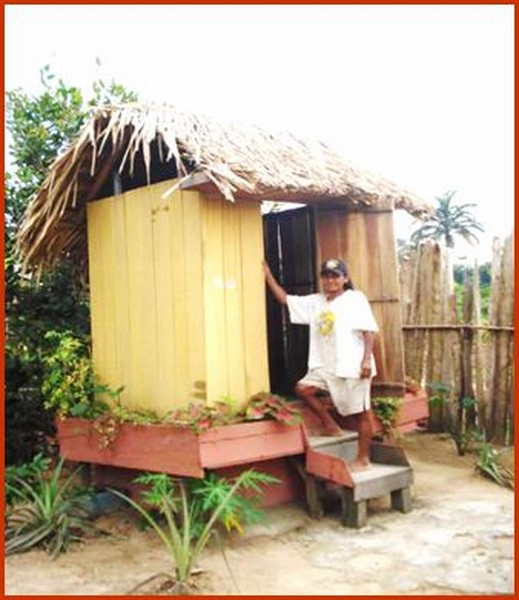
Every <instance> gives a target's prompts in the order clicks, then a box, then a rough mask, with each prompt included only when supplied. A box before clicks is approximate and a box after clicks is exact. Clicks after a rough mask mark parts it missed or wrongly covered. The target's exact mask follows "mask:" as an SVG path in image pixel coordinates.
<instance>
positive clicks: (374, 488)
mask: <svg viewBox="0 0 519 600" xmlns="http://www.w3.org/2000/svg"><path fill="white" fill-rule="evenodd" d="M351 475H352V479H353V500H354V502H359V501H360V500H369V498H378V497H379V496H383V495H384V494H388V493H390V492H392V491H394V490H401V489H403V488H407V487H409V486H410V485H411V484H412V483H413V470H412V469H411V467H406V466H401V465H383V464H380V463H371V467H370V468H369V469H366V470H365V471H353V472H352V474H351Z"/></svg>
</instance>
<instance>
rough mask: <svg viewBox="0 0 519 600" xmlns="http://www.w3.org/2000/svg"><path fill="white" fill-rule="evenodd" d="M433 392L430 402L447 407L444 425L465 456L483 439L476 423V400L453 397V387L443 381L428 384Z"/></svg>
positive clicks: (461, 453) (467, 397)
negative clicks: (475, 443) (474, 444)
mask: <svg viewBox="0 0 519 600" xmlns="http://www.w3.org/2000/svg"><path fill="white" fill-rule="evenodd" d="M427 389H428V390H429V391H430V392H431V394H430V396H429V404H430V405H431V406H436V407H442V408H444V409H445V411H444V412H445V414H444V415H443V425H444V427H445V430H446V431H447V432H448V433H449V434H450V436H451V437H452V439H453V441H454V443H455V445H456V450H457V452H458V455H459V456H464V455H465V453H466V452H467V451H468V450H469V449H470V448H471V446H472V444H473V443H474V442H480V441H481V440H482V435H483V433H482V431H481V429H480V428H479V427H478V426H477V425H476V417H475V411H476V400H475V398H473V397H471V396H464V397H463V398H456V397H453V390H452V387H451V386H450V385H449V384H447V383H444V382H442V381H434V382H431V383H428V384H427Z"/></svg>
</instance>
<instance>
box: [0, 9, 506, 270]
mask: <svg viewBox="0 0 519 600" xmlns="http://www.w3.org/2000/svg"><path fill="white" fill-rule="evenodd" d="M513 10H514V7H513V6H506V5H501V6H493V5H485V6H477V5H452V6H450V5H415V6H405V5H389V6H367V5H342V6H329V5H328V6H321V5H310V6H308V5H292V6H290V5H285V6H267V5H241V6H240V5H238V6H236V5H234V6H233V5H216V6H189V5H184V6H182V5H180V6H179V5H166V6H160V5H136V6H135V5H33V6H30V5H29V6H24V5H18V6H16V5H7V6H5V34H6V41H5V48H6V52H5V56H6V58H5V86H6V89H7V90H9V89H13V88H15V87H22V88H23V89H25V90H26V91H28V92H32V93H38V92H39V91H41V88H40V82H39V69H40V68H41V67H43V66H44V65H46V64H49V65H50V67H51V71H52V72H53V73H55V74H56V75H58V76H59V77H61V78H62V79H63V80H64V81H65V82H66V83H67V84H69V85H78V86H80V87H82V88H83V89H84V90H85V91H86V92H87V93H89V92H90V89H91V87H90V86H91V82H92V81H93V80H94V79H97V78H99V77H101V78H103V79H104V80H105V81H108V80H110V79H112V78H113V79H115V80H116V81H117V82H118V83H122V84H123V85H124V86H125V87H126V88H127V89H130V90H133V91H136V92H138V94H139V97H140V100H142V101H151V102H164V101H165V102H169V103H172V104H176V105H177V106H180V107H183V108H185V109H188V110H193V111H198V112H201V113H204V114H208V115H214V116H217V117H221V118H224V119H232V120H238V121H245V122H251V123H255V124H258V125H263V126H267V127H272V128H274V129H286V130H289V131H292V132H293V133H295V134H300V135H310V136H313V137H317V138H319V139H321V140H322V141H324V142H326V143H328V144H329V145H330V146H332V147H333V148H334V149H335V150H337V151H338V152H339V153H341V154H342V155H343V156H344V157H345V158H347V159H348V160H350V161H352V162H353V163H355V164H357V165H358V166H360V167H364V168H367V169H370V170H372V171H375V172H377V173H379V174H380V175H383V176H384V177H387V178H388V179H391V180H393V181H394V182H395V183H397V184H399V185H400V186H402V187H404V188H407V189H409V190H410V191H412V192H414V193H416V194H417V195H419V196H421V197H423V198H424V199H425V200H429V201H431V202H434V198H435V197H436V196H441V195H443V194H444V192H446V191H448V190H457V194H456V196H455V199H456V200H457V201H458V202H463V203H476V204H477V207H476V209H475V215H476V217H477V218H478V219H479V220H480V221H481V222H482V223H483V224H484V225H485V227H486V230H487V232H486V234H485V235H484V236H481V244H480V247H479V250H478V254H479V256H480V259H484V258H485V259H488V258H490V255H491V254H490V252H491V243H492V241H491V240H492V237H493V236H494V235H497V236H500V237H504V236H507V235H509V234H510V233H511V231H512V228H513V218H514V195H513V194H514V191H513V176H514V173H513V151H514V146H513V143H514V139H513V131H514V122H513V118H514V116H513V107H514V93H513V84H514V82H513V67H514V65H513V42H514V31H513V18H514V13H513ZM96 58H99V59H100V61H101V66H99V65H97V64H96ZM398 213H401V211H398ZM409 224H410V220H408V219H406V218H403V217H402V216H401V217H400V218H398V219H397V235H399V236H401V237H406V236H407V234H408V233H409ZM465 251H466V247H464V246H460V252H461V253H462V254H463V253H465Z"/></svg>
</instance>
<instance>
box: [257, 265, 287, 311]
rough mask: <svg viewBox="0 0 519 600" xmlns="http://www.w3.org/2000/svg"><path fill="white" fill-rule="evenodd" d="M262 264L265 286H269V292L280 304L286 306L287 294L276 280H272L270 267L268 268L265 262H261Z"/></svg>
mask: <svg viewBox="0 0 519 600" xmlns="http://www.w3.org/2000/svg"><path fill="white" fill-rule="evenodd" d="M262 264H263V271H264V273H265V281H266V282H267V285H268V286H269V288H270V290H271V291H272V293H273V294H274V296H275V298H276V300H277V301H278V302H280V303H281V304H286V303H287V293H286V292H285V290H284V289H283V288H282V287H281V286H280V285H279V283H278V282H277V281H276V279H275V278H274V275H272V271H271V270H270V267H269V266H268V264H267V262H266V261H263V263H262Z"/></svg>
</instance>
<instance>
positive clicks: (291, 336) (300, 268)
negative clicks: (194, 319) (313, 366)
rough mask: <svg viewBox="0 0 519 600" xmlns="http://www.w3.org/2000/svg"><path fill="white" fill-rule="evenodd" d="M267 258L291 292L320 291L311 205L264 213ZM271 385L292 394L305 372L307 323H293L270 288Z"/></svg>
mask: <svg viewBox="0 0 519 600" xmlns="http://www.w3.org/2000/svg"><path fill="white" fill-rule="evenodd" d="M263 233H264V244H265V258H266V260H267V262H268V263H269V265H270V268H271V270H272V273H273V274H274V276H275V277H276V279H277V280H278V281H279V283H280V284H281V285H282V286H283V287H284V288H285V290H286V291H287V292H288V293H289V294H310V293H312V292H315V291H317V287H318V282H317V278H316V272H315V251H316V249H315V225H314V215H313V211H312V209H311V208H309V207H306V206H305V207H302V208H295V209H291V210H286V211H283V212H277V213H269V214H266V215H265V216H264V217H263ZM267 331H268V354H269V374H270V389H271V391H272V392H274V393H278V394H283V395H285V396H290V395H292V394H293V393H294V386H295V383H296V381H297V380H298V379H301V377H302V376H303V375H304V374H305V373H306V369H307V359H308V327H306V326H304V325H291V324H290V321H289V319H288V311H287V309H286V307H282V306H281V305H280V304H279V303H278V302H277V301H276V300H275V299H274V297H273V296H272V294H271V293H270V292H269V291H268V290H267Z"/></svg>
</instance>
